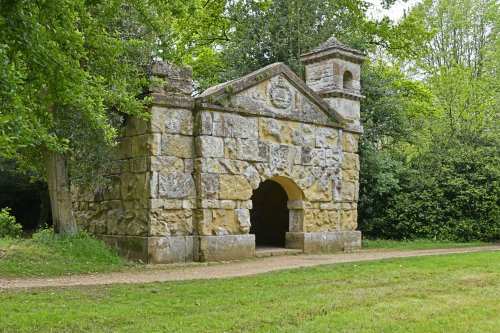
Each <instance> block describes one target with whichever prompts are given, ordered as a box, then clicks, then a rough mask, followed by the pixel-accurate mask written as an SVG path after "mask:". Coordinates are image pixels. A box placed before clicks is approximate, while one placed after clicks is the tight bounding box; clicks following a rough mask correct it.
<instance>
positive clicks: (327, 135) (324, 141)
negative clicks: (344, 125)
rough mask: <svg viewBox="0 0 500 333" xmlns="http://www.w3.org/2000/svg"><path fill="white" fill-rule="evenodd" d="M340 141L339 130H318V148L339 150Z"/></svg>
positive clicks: (320, 128)
mask: <svg viewBox="0 0 500 333" xmlns="http://www.w3.org/2000/svg"><path fill="white" fill-rule="evenodd" d="M338 140H339V130H338V129H336V128H330V127H317V128H316V147H320V148H333V147H335V148H337V142H338Z"/></svg>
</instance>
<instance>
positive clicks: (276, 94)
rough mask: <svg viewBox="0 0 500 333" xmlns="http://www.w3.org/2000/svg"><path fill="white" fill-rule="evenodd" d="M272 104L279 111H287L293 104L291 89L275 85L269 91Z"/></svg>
mask: <svg viewBox="0 0 500 333" xmlns="http://www.w3.org/2000/svg"><path fill="white" fill-rule="evenodd" d="M269 97H271V103H272V104H273V105H274V106H275V107H277V108H278V109H286V108H287V107H289V106H290V104H291V103H292V93H291V92H290V88H288V87H287V86H286V85H283V84H277V85H276V84H273V85H272V86H271V87H270V89H269Z"/></svg>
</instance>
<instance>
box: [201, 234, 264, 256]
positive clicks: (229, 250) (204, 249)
mask: <svg viewBox="0 0 500 333" xmlns="http://www.w3.org/2000/svg"><path fill="white" fill-rule="evenodd" d="M196 241H197V242H198V246H196V244H195V249H197V253H196V254H195V256H196V258H195V260H198V261H223V260H237V259H245V258H249V257H253V256H254V255H255V235H252V234H249V235H224V236H199V237H197V239H196Z"/></svg>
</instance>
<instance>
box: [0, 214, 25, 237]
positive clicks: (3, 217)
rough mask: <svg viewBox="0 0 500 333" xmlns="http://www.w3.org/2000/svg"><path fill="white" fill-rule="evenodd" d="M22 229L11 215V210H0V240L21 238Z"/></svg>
mask: <svg viewBox="0 0 500 333" xmlns="http://www.w3.org/2000/svg"><path fill="white" fill-rule="evenodd" d="M21 231H22V227H21V225H20V224H19V223H17V222H16V218H15V217H14V216H12V215H10V208H8V207H5V208H2V209H1V210H0V238H5V237H19V236H20V235H21Z"/></svg>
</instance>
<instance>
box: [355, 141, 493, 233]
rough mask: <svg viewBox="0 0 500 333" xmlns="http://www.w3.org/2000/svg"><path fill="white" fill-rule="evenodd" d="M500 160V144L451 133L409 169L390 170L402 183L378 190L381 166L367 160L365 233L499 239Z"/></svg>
mask: <svg viewBox="0 0 500 333" xmlns="http://www.w3.org/2000/svg"><path fill="white" fill-rule="evenodd" d="M475 140H477V141H479V139H478V138H475ZM365 155H366V154H365ZM362 156H363V155H362ZM368 157H369V156H368ZM365 161H367V162H370V160H369V159H367V158H366V157H365ZM498 165H500V151H499V149H498V144H496V143H492V142H488V141H486V140H484V141H481V142H480V144H479V143H476V142H472V143H471V142H467V141H466V139H461V140H460V141H458V140H457V141H453V140H452V139H450V138H447V140H443V141H442V142H438V143H435V144H432V145H431V146H430V149H429V150H428V151H426V152H424V153H421V154H420V155H418V156H416V158H415V159H414V160H413V161H412V162H411V163H408V167H407V170H403V172H401V170H399V171H398V170H397V168H392V169H391V170H387V172H386V173H388V174H390V175H392V176H394V177H395V178H396V179H397V186H392V187H391V188H390V190H386V191H382V192H381V193H382V194H379V193H378V192H377V190H378V191H380V189H381V188H383V187H382V186H381V184H380V183H381V182H380V181H378V182H375V181H374V180H377V178H374V174H375V175H377V174H376V173H375V171H376V168H373V163H372V164H371V165H368V163H367V165H365V169H368V171H367V173H368V175H369V176H371V178H368V181H367V180H365V181H364V182H363V181H362V183H361V185H362V186H361V196H360V198H361V199H360V201H361V202H360V228H361V230H362V231H365V234H366V235H370V236H372V237H381V238H389V239H418V238H427V239H436V240H448V241H459V242H470V241H494V240H498V239H500V202H499V198H500V169H499V168H498ZM383 175H385V174H383ZM362 177H366V176H365V175H363V174H362ZM378 178H380V177H378ZM382 185H383V184H382Z"/></svg>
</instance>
